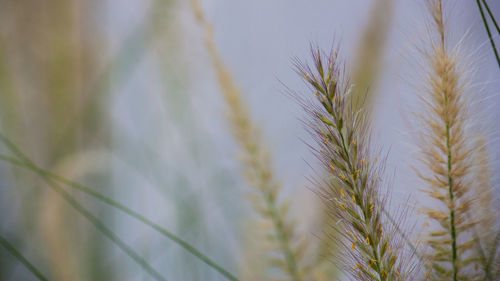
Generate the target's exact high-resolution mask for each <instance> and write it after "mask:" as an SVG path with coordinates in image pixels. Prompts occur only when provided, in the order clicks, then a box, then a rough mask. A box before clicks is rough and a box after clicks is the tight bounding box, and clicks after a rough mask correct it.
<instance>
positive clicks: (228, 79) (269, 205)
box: [191, 0, 303, 281]
mask: <svg viewBox="0 0 500 281" xmlns="http://www.w3.org/2000/svg"><path fill="white" fill-rule="evenodd" d="M191 4H192V8H193V12H194V14H195V16H196V18H197V20H198V21H199V22H200V23H201V24H202V25H203V27H204V28H205V34H206V38H205V39H206V46H207V49H208V51H209V54H210V56H211V57H212V62H213V64H214V68H215V72H216V75H217V78H218V81H219V85H220V87H221V90H222V94H223V96H224V99H225V101H226V104H227V106H228V109H229V112H228V113H229V114H228V119H229V122H230V125H231V129H232V132H233V135H234V137H235V139H236V141H237V142H238V145H239V147H240V149H241V150H242V152H243V158H242V161H243V163H244V173H245V175H246V177H247V180H248V181H249V183H250V184H251V185H252V186H253V187H254V188H255V189H256V190H257V192H258V194H259V195H260V196H259V199H258V200H253V201H254V204H256V206H255V208H256V209H257V210H261V212H260V215H261V216H262V217H263V218H265V219H267V220H269V221H271V222H272V225H273V232H274V233H273V235H272V236H270V237H271V238H272V239H273V240H274V241H273V242H274V243H275V244H276V245H277V246H278V249H279V251H280V252H281V254H282V256H281V262H277V261H276V260H274V262H272V263H271V262H269V263H268V264H274V265H278V267H279V268H281V269H282V271H284V273H285V274H287V275H288V276H289V278H290V280H293V281H299V280H303V277H302V274H301V272H303V271H302V268H301V265H300V262H301V257H300V256H299V254H298V253H299V252H300V251H299V250H298V248H297V245H296V244H297V242H298V238H297V237H295V236H296V235H295V233H296V231H295V227H294V225H293V224H292V222H291V221H290V219H289V214H288V213H287V212H286V211H283V210H286V208H283V205H284V204H286V203H282V202H280V200H279V198H278V197H279V191H280V188H281V184H280V183H279V182H278V181H277V180H276V178H275V175H274V171H273V169H272V167H271V161H270V155H269V153H268V151H267V150H266V148H265V146H264V144H263V143H262V140H261V136H260V132H259V129H258V128H257V126H256V125H255V124H254V122H253V120H252V119H251V116H250V113H249V111H248V108H247V107H246V105H245V102H244V101H243V95H242V93H241V91H240V90H239V89H238V87H237V86H236V83H235V82H234V80H233V78H232V76H231V73H230V71H229V70H228V69H227V67H226V66H225V65H224V63H223V62H222V59H221V57H220V55H219V52H218V50H217V47H216V45H215V42H214V36H213V31H212V29H211V26H210V25H209V24H208V22H207V21H206V20H205V17H204V15H203V10H202V9H201V7H200V5H199V3H198V1H196V0H192V1H191ZM259 200H260V201H259ZM280 210H281V211H280ZM268 261H271V257H268Z"/></svg>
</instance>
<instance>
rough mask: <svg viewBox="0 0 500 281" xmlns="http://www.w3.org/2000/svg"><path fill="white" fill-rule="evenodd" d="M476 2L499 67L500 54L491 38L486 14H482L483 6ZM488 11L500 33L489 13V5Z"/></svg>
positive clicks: (477, 0) (499, 30)
mask: <svg viewBox="0 0 500 281" xmlns="http://www.w3.org/2000/svg"><path fill="white" fill-rule="evenodd" d="M476 3H477V7H478V8H479V12H480V13H481V18H482V19H483V24H484V27H485V28H486V32H487V33H488V38H489V39H490V44H491V47H492V48H493V53H495V58H496V60H497V64H498V67H499V68H500V56H499V55H498V51H497V47H496V45H495V41H494V40H493V37H492V36H491V31H490V27H489V26H488V21H487V20H486V16H485V15H484V11H483V6H482V5H481V3H480V2H479V0H476ZM483 3H485V5H486V7H488V6H487V4H486V2H485V1H484V0H483ZM488 13H490V16H491V18H492V19H493V23H494V24H495V26H496V28H497V31H498V32H499V33H500V29H499V28H498V25H497V24H496V21H495V19H494V17H493V15H492V14H491V11H490V10H489V7H488Z"/></svg>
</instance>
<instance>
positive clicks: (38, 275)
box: [0, 235, 49, 281]
mask: <svg viewBox="0 0 500 281" xmlns="http://www.w3.org/2000/svg"><path fill="white" fill-rule="evenodd" d="M0 245H2V246H3V247H4V248H5V250H7V252H9V253H10V254H11V255H13V256H14V257H15V258H16V259H17V260H19V261H20V262H21V263H22V264H23V265H24V266H25V267H26V268H27V269H28V270H29V271H31V273H33V275H35V276H36V278H38V280H40V281H48V280H49V279H47V277H45V276H44V275H43V274H42V273H41V272H40V270H38V268H36V267H35V266H34V265H33V264H31V263H30V262H29V261H28V259H26V258H25V257H24V256H23V254H21V253H20V252H19V251H18V250H17V249H16V248H15V247H14V246H13V245H12V244H10V243H9V241H7V239H5V238H4V237H3V236H2V235H0Z"/></svg>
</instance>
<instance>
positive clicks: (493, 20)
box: [482, 0, 500, 34]
mask: <svg viewBox="0 0 500 281" xmlns="http://www.w3.org/2000/svg"><path fill="white" fill-rule="evenodd" d="M482 1H483V4H484V7H485V8H486V11H487V12H488V15H490V18H491V21H492V22H493V25H494V26H495V28H496V30H497V32H498V34H500V27H499V26H498V23H497V21H496V19H495V16H493V13H492V12H491V10H490V7H489V6H488V3H486V0H482Z"/></svg>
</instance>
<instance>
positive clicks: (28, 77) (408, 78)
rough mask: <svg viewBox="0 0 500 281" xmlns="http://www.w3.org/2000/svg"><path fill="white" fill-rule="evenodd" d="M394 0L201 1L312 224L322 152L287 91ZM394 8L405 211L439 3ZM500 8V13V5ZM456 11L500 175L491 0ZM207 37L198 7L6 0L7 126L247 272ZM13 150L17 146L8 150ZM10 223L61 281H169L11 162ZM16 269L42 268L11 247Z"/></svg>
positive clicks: (170, 265)
mask: <svg viewBox="0 0 500 281" xmlns="http://www.w3.org/2000/svg"><path fill="white" fill-rule="evenodd" d="M378 2H382V1H380V0H371V1H367V0H350V1H345V0H344V1H341V0H336V1H331V0H307V1H298V0H272V1H269V0H253V1H243V0H232V1H223V0H200V3H199V5H200V7H199V8H201V11H202V12H203V13H204V16H205V19H206V21H207V22H208V23H209V24H210V25H211V26H212V28H213V32H214V40H215V45H216V47H217V49H218V52H219V54H220V56H221V59H222V61H223V63H224V64H225V65H226V66H227V68H228V69H229V70H230V72H231V73H232V76H233V79H234V81H235V82H236V84H237V85H238V86H239V88H240V90H241V92H242V93H243V95H244V100H245V102H246V104H247V106H248V108H249V109H250V112H251V114H252V116H253V118H254V120H255V122H256V124H258V125H259V126H260V129H261V131H262V135H263V139H264V141H265V143H266V145H267V146H268V148H269V151H270V153H271V156H272V159H273V167H274V168H275V170H276V173H277V175H278V178H279V179H280V180H281V181H282V182H283V186H284V190H283V194H284V195H283V196H286V197H288V198H291V201H292V206H293V208H291V209H292V211H291V212H292V214H294V215H295V216H299V217H300V216H302V217H303V218H302V219H303V220H304V221H306V224H307V222H310V221H314V220H315V219H314V218H313V217H308V216H312V215H310V214H311V213H312V212H310V210H311V209H313V208H314V203H313V202H314V199H313V197H314V195H313V193H312V192H311V190H310V189H309V188H311V185H310V182H309V181H308V177H309V176H311V175H312V174H313V173H314V172H313V171H314V167H315V165H316V162H315V159H314V157H313V156H312V153H311V151H310V149H309V148H308V146H307V144H308V143H310V142H311V141H310V138H309V136H308V133H307V132H306V130H305V128H304V126H303V123H302V122H301V118H303V117H304V114H303V112H302V109H301V108H300V106H299V105H297V103H296V102H295V101H294V100H293V99H292V98H290V97H289V96H288V95H287V92H288V89H287V88H289V89H293V90H295V91H299V92H301V91H304V92H305V91H306V87H305V85H304V84H303V83H302V81H301V79H300V77H298V75H297V74H296V73H295V72H294V70H293V64H292V59H293V58H295V57H297V58H300V59H306V58H309V45H310V44H311V43H313V44H318V45H319V46H321V47H322V48H323V49H325V50H328V49H330V48H331V47H332V46H333V45H337V44H338V45H339V46H340V49H341V51H342V52H341V56H342V57H344V58H345V59H346V60H347V61H350V60H355V57H356V53H357V52H358V50H359V49H360V48H361V47H360V46H361V45H362V44H363V40H364V39H363V38H366V34H372V36H374V37H377V36H382V35H380V33H378V32H377V31H370V30H369V25H368V22H369V19H370V17H371V14H372V13H373V11H374V7H376V5H377V3H378ZM384 2H386V3H390V4H389V5H390V7H391V9H387V11H386V12H387V14H386V15H384V17H386V18H387V20H389V24H388V27H387V33H388V36H387V37H385V36H384V38H381V40H383V41H384V43H383V44H382V43H381V46H382V51H381V52H380V54H379V55H380V62H379V65H378V68H377V69H378V70H377V73H378V74H377V83H376V84H375V85H376V86H374V88H373V91H374V92H376V93H377V99H376V107H375V108H376V109H375V113H376V114H375V117H376V118H375V120H374V123H375V125H374V135H375V137H374V139H375V141H376V143H377V146H378V147H380V148H381V150H382V151H383V152H384V153H386V152H388V153H389V154H388V155H389V156H388V160H387V169H386V170H387V175H388V179H390V182H391V183H392V185H391V188H392V190H393V198H392V200H391V204H392V205H393V206H394V208H397V207H398V206H400V205H402V204H403V205H404V204H409V205H410V207H411V206H412V205H414V204H415V201H414V200H413V199H414V198H417V200H418V196H417V197H413V195H414V193H415V192H416V191H417V190H418V189H419V188H420V187H419V186H418V184H415V182H417V181H416V176H415V175H414V173H413V171H412V169H411V163H412V161H413V160H412V159H413V158H412V157H413V151H415V147H416V146H415V143H413V142H412V140H413V137H414V135H413V134H414V133H413V132H414V129H415V128H413V127H412V126H411V125H409V123H411V122H410V121H409V119H411V118H413V115H412V113H411V112H412V110H413V109H414V108H412V106H413V105H414V102H415V101H416V98H415V96H414V94H415V93H416V92H417V91H418V87H415V85H414V84H417V86H418V83H416V81H417V79H418V78H416V77H421V76H418V75H421V73H420V74H419V73H418V72H419V71H418V70H415V68H416V66H418V65H419V64H420V61H419V60H421V57H419V54H418V51H417V50H416V49H417V47H418V46H419V44H421V42H422V40H423V38H425V36H426V28H427V26H426V23H425V18H426V17H425V15H424V14H425V11H426V10H425V7H424V5H422V3H420V2H421V1H412V0H394V1H384ZM490 2H491V3H490V8H491V9H492V12H493V13H494V14H495V15H500V4H499V3H494V1H490ZM452 12H453V17H452V19H451V20H452V21H453V23H452V25H451V26H452V27H453V28H452V31H453V32H454V36H455V38H456V42H458V41H460V40H462V39H463V40H464V42H463V44H462V47H463V48H464V49H465V51H466V54H467V55H468V57H467V58H466V59H468V60H469V61H470V62H471V63H472V64H473V65H475V68H474V69H475V71H473V73H472V75H473V77H474V80H473V86H472V89H473V90H474V91H475V94H477V96H478V97H479V98H478V99H477V103H475V106H477V107H478V108H481V110H479V111H478V112H479V113H478V114H477V115H478V116H479V117H478V118H481V119H480V120H484V122H481V123H482V124H484V127H485V128H486V129H487V130H488V132H492V133H491V135H488V139H489V141H490V142H491V144H490V151H489V152H490V155H491V159H492V160H493V165H494V167H493V170H498V168H500V165H499V162H498V161H497V160H498V159H499V157H498V156H499V152H500V151H499V150H498V148H496V147H498V145H495V144H498V133H497V132H499V130H500V123H499V122H496V121H495V120H499V119H500V111H499V110H498V108H499V105H500V98H499V96H498V89H499V88H500V87H499V86H500V79H499V78H500V71H499V68H498V66H497V64H496V61H495V60H494V56H493V52H492V50H491V47H490V45H489V41H488V37H487V34H486V31H485V30H484V26H483V25H482V22H481V18H480V14H479V12H478V9H477V6H476V5H475V1H457V3H456V5H454V10H453V11H452ZM363 34H365V35H364V36H365V37H363ZM206 36H207V34H206V30H205V28H204V26H203V24H202V23H200V21H199V20H197V18H196V16H195V13H194V11H193V7H192V3H190V2H189V1H187V0H120V1H112V0H107V1H106V0H36V1H34V0H0V132H1V133H2V134H3V135H5V136H7V137H8V138H9V139H10V140H11V141H12V142H13V143H15V144H16V145H17V146H18V147H19V148H20V149H21V150H22V151H23V152H24V153H25V154H26V155H27V156H28V157H29V158H30V159H31V160H33V161H34V162H35V163H36V164H37V165H38V166H40V167H42V168H44V169H47V170H50V171H52V172H54V173H56V174H59V175H63V176H64V177H65V178H69V179H71V180H74V181H77V182H80V183H83V184H85V185H87V186H90V187H92V188H94V189H96V190H98V191H99V192H100V193H103V194H105V195H107V196H109V197H112V198H113V199H115V200H116V201H118V202H121V203H123V204H124V205H126V206H128V207H130V208H131V209H133V210H136V211H138V212H139V213H141V214H143V215H145V216H146V217H148V218H150V219H151V220H153V221H155V222H157V223H158V224H160V225H162V226H164V227H166V228H167V229H169V230H171V231H172V232H173V233H175V234H177V235H179V236H181V237H182V238H183V239H185V240H186V241H188V242H189V243H191V244H192V245H194V246H195V247H196V248H198V249H199V250H200V251H201V252H203V253H205V254H207V255H208V256H210V257H211V258H213V259H214V260H216V261H217V262H218V263H219V264H221V265H223V266H224V267H225V268H226V269H228V270H229V271H231V272H234V273H238V272H241V271H244V270H245V267H246V266H247V264H246V263H245V261H244V259H241V258H239V257H242V256H243V254H242V253H243V252H244V251H245V247H247V244H246V242H245V239H246V238H245V235H244V232H245V229H246V227H248V221H249V218H251V217H252V216H255V214H254V212H253V211H252V208H251V207H250V205H249V203H248V202H247V201H248V200H246V199H247V193H248V190H249V186H248V184H247V183H246V181H245V179H244V177H242V176H241V172H240V170H241V167H240V166H241V163H240V161H238V149H237V146H236V144H235V141H234V139H233V137H232V136H231V132H230V130H229V129H228V121H227V119H226V115H227V105H226V104H225V103H224V100H223V98H222V95H221V89H220V85H219V84H218V81H217V77H216V73H215V71H214V67H213V64H212V58H211V57H210V53H209V52H208V51H207V46H206V44H205V38H206ZM496 37H498V36H496ZM496 41H497V42H499V43H500V39H498V38H497V40H496ZM417 82H418V81H417ZM0 151H1V152H2V153H3V154H7V155H12V153H11V151H9V150H8V149H7V148H6V147H5V146H0ZM494 180H495V182H498V178H495V179H494ZM68 191H69V192H70V193H71V194H72V195H73V196H74V197H75V198H76V199H77V200H78V201H79V202H80V203H81V204H82V205H83V206H85V207H86V208H87V209H89V210H91V213H92V214H94V215H95V216H97V217H98V218H99V219H101V220H102V221H103V222H104V223H105V224H106V225H107V226H108V227H110V228H111V229H112V230H113V231H114V232H115V233H116V234H117V235H118V236H119V237H120V238H121V239H123V240H124V241H125V242H126V243H127V244H128V245H130V246H131V247H132V248H133V249H134V250H135V251H136V252H138V253H139V254H140V255H141V256H143V257H144V258H145V259H146V260H147V261H148V262H149V263H150V264H151V265H152V266H153V267H154V268H155V269H156V270H158V271H159V272H160V273H161V274H162V275H163V276H164V277H165V278H166V279H168V280H222V278H221V276H220V275H219V274H218V273H217V272H215V271H214V270H213V269H211V268H209V267H208V266H206V265H205V264H203V263H201V262H200V261H199V260H198V259H196V258H195V257H194V256H192V255H191V254H189V253H187V252H186V251H185V250H184V249H182V248H180V247H179V246H178V245H176V244H174V243H172V242H171V241H170V240H167V239H165V238H164V237H162V236H161V235H159V234H157V233H155V232H154V231H152V230H151V229H150V228H148V227H146V226H144V225H143V224H141V223H138V222H137V221H136V220H133V219H131V218H129V217H127V216H125V215H123V213H120V212H118V211H116V210H115V209H113V208H111V207H109V206H107V205H104V204H103V203H101V202H99V201H96V200H95V199H94V198H92V197H89V196H88V195H85V194H84V193H81V192H78V191H74V190H70V189H68ZM410 197H412V200H408V198H410ZM392 205H391V206H392ZM418 223H419V221H418V218H415V219H413V218H411V219H410V222H409V224H410V225H418ZM304 233H306V234H310V235H311V239H316V238H315V237H316V236H315V235H314V233H313V232H312V231H310V230H307V229H306V230H305V231H304ZM0 234H1V235H2V236H3V237H4V238H5V239H7V240H8V241H10V242H11V243H12V244H13V245H14V246H15V247H16V249H18V250H19V251H20V252H22V253H23V255H24V256H25V257H26V258H28V259H29V260H30V261H31V262H32V263H33V264H34V265H36V266H37V268H39V269H40V270H41V271H42V272H43V273H44V274H45V275H46V276H47V277H48V278H49V279H51V280H152V279H151V277H150V276H149V275H147V274H146V273H145V272H144V270H143V269H142V268H141V267H140V266H139V265H137V264H136V263H135V262H134V261H133V260H132V259H130V258H129V257H128V256H126V255H124V254H123V253H122V252H121V251H120V249H118V248H117V247H116V246H115V245H114V244H113V243H112V242H111V241H110V240H108V239H106V237H104V236H103V235H102V233H101V232H100V231H98V230H96V229H95V228H94V227H93V226H92V225H91V224H89V223H88V221H87V220H86V219H85V218H83V217H82V216H81V215H80V214H79V213H78V212H76V211H75V210H74V209H73V208H72V207H71V206H70V205H68V204H67V203H66V202H64V200H62V199H61V197H60V196H59V194H57V193H56V192H54V191H53V190H52V189H50V188H49V187H48V185H47V184H46V182H45V181H43V179H42V178H40V176H39V175H37V174H35V173H32V172H31V171H29V170H27V169H23V168H22V167H16V166H13V165H11V164H9V163H7V162H3V161H2V162H1V163H0ZM237 275H238V274H237ZM0 280H36V277H34V276H33V275H32V274H31V273H30V272H29V271H28V270H27V269H26V268H25V267H24V266H23V265H22V264H20V263H19V262H18V261H17V260H16V259H15V258H14V257H13V256H12V255H11V254H10V253H8V252H7V251H5V250H4V249H3V248H0Z"/></svg>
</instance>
